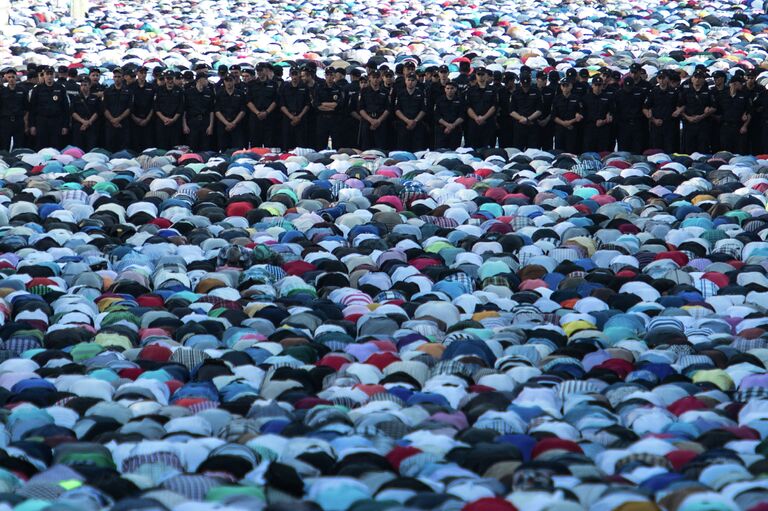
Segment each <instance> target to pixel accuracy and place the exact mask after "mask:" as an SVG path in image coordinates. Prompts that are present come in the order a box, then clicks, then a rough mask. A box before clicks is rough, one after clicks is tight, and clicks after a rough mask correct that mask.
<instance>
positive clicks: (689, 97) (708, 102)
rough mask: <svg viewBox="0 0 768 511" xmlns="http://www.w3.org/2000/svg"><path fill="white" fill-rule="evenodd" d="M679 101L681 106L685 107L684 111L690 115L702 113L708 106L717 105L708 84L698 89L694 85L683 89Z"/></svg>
mask: <svg viewBox="0 0 768 511" xmlns="http://www.w3.org/2000/svg"><path fill="white" fill-rule="evenodd" d="M679 103H680V106H684V107H685V110H684V112H685V113H686V115H689V116H693V115H702V114H703V113H704V110H705V109H706V108H708V107H713V106H715V102H714V100H713V98H712V93H711V92H710V91H709V89H708V88H707V87H706V86H703V87H702V88H701V89H699V90H698V91H697V90H696V89H694V88H693V85H691V86H690V87H687V88H684V89H682V91H681V92H680V102H679Z"/></svg>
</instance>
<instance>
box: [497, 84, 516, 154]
mask: <svg viewBox="0 0 768 511" xmlns="http://www.w3.org/2000/svg"><path fill="white" fill-rule="evenodd" d="M501 82H502V83H501V86H500V87H498V88H497V89H496V93H497V96H498V98H499V109H498V111H497V113H498V119H497V128H498V130H497V131H498V134H499V137H498V138H499V147H512V146H514V145H515V139H514V136H513V134H514V132H515V124H516V121H515V120H514V119H513V118H512V94H513V93H514V92H515V90H517V87H516V86H515V73H512V72H507V73H504V74H503V75H502V77H501Z"/></svg>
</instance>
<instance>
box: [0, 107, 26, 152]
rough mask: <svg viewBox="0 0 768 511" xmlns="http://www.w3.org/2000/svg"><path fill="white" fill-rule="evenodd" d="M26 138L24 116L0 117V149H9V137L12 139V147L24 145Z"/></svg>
mask: <svg viewBox="0 0 768 511" xmlns="http://www.w3.org/2000/svg"><path fill="white" fill-rule="evenodd" d="M26 138H27V137H26V135H25V133H24V116H21V115H19V116H13V117H11V116H7V115H4V116H2V117H0V149H3V150H6V149H10V148H11V139H13V147H24V144H25V142H26Z"/></svg>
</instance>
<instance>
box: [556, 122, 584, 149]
mask: <svg viewBox="0 0 768 511" xmlns="http://www.w3.org/2000/svg"><path fill="white" fill-rule="evenodd" d="M580 146H581V130H579V128H578V126H573V127H572V128H571V129H567V128H564V127H563V126H560V125H559V124H556V125H555V149H558V150H560V151H565V152H566V153H572V154H579V152H580V151H579V149H580Z"/></svg>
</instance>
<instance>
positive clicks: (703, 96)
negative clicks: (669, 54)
mask: <svg viewBox="0 0 768 511" xmlns="http://www.w3.org/2000/svg"><path fill="white" fill-rule="evenodd" d="M706 79H707V75H706V73H704V72H703V71H696V72H695V73H694V74H693V77H692V78H691V82H690V86H689V87H684V88H683V89H682V91H681V92H680V98H679V102H678V110H680V111H681V113H682V117H683V151H685V152H686V153H689V154H690V153H693V152H697V151H698V152H702V153H707V152H709V142H710V140H709V126H708V125H707V122H706V120H707V118H708V117H709V116H710V115H712V114H713V113H714V112H715V102H714V100H713V99H712V93H711V92H710V91H709V89H708V88H707V86H706Z"/></svg>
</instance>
